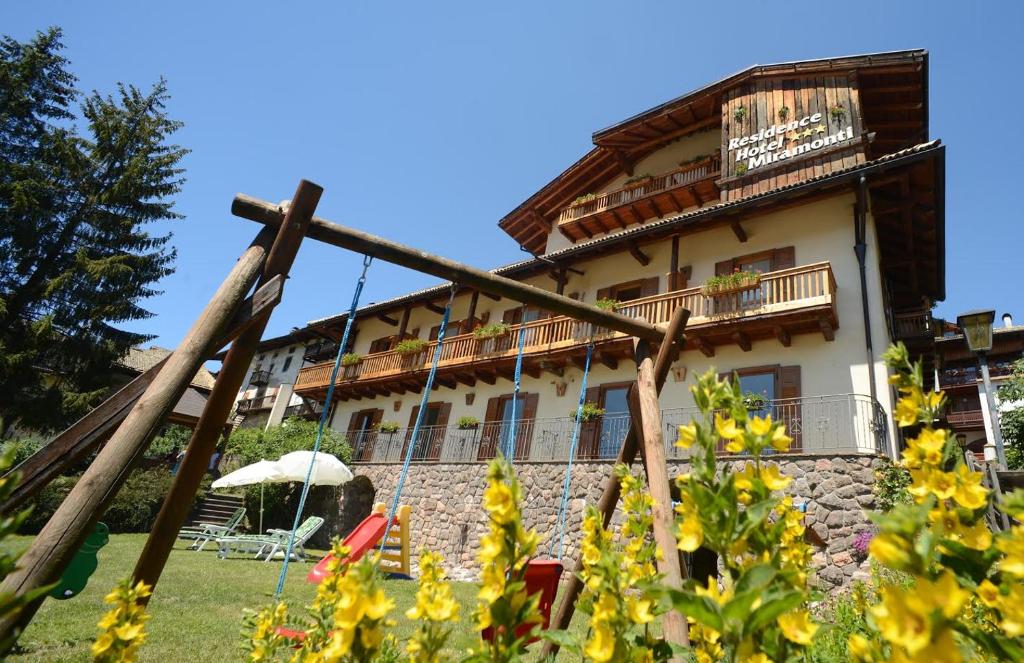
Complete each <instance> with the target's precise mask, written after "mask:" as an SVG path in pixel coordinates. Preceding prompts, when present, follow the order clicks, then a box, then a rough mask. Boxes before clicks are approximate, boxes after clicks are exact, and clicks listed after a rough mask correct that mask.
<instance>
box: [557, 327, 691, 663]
mask: <svg viewBox="0 0 1024 663" xmlns="http://www.w3.org/2000/svg"><path fill="white" fill-rule="evenodd" d="M689 319H690V312H689V311H688V310H687V309H685V308H677V309H676V310H675V311H673V312H672V318H671V319H670V320H669V322H668V330H667V331H666V332H665V341H664V342H663V343H662V344H661V346H660V347H659V348H658V358H657V359H656V360H655V362H654V384H655V386H656V387H657V390H658V392H659V393H660V392H661V388H662V387H663V386H664V385H665V380H667V379H668V373H669V368H671V366H672V362H673V361H675V360H676V357H677V356H678V354H679V351H680V350H681V349H682V347H683V344H684V339H683V330H685V329H686V322H687V321H688V320H689ZM637 432H638V431H637V429H635V428H634V427H633V425H632V423H631V424H630V427H629V432H627V433H626V439H625V440H623V442H622V448H620V449H619V456H618V458H617V459H616V461H615V464H616V465H618V464H619V463H623V464H626V465H632V463H633V461H634V460H636V452H637V447H638V445H637V437H638V435H637ZM618 503H619V482H618V481H616V480H615V475H614V474H611V475H609V477H608V479H607V480H606V481H605V485H604V491H603V492H602V493H601V498H600V499H599V500H598V501H597V510H598V511H600V512H601V516H602V517H603V520H604V526H605V527H608V524H609V523H610V522H611V520H612V515H613V514H614V513H615V507H616V505H617V504H618ZM566 568H567V569H568V564H567V565H566ZM579 570H580V565H579V562H577V563H576V566H575V567H574V568H573V569H571V572H570V574H569V579H568V580H567V581H566V582H565V583H564V584H563V586H562V591H561V596H562V601H561V603H559V604H558V612H557V613H555V616H554V617H553V618H552V619H551V628H553V629H558V630H563V631H564V630H565V629H567V628H569V622H570V621H572V615H573V612H574V611H575V610H576V599H577V598H579V595H580V592H581V591H582V590H583V583H582V582H581V581H580V579H579V575H578V574H579ZM557 652H558V645H556V644H555V643H553V642H550V641H549V642H545V643H544V648H543V649H542V650H541V659H542V660H543V659H545V658H546V657H548V656H551V655H553V654H555V653H557Z"/></svg>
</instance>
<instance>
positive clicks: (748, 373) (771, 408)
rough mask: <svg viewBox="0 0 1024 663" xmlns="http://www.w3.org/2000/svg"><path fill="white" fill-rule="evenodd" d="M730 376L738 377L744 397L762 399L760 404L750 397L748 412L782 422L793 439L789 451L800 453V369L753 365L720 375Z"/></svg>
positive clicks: (801, 408) (730, 377) (801, 423)
mask: <svg viewBox="0 0 1024 663" xmlns="http://www.w3.org/2000/svg"><path fill="white" fill-rule="evenodd" d="M733 374H735V375H736V376H737V377H738V378H739V380H740V389H741V390H742V391H743V394H744V395H745V396H747V395H749V396H751V397H753V396H760V397H761V398H763V399H764V400H765V402H764V404H763V405H762V404H760V402H759V401H760V399H757V401H755V400H754V399H753V398H752V399H751V401H752V403H751V404H752V407H751V408H750V413H751V414H753V415H756V416H760V417H763V416H765V415H769V414H770V415H771V416H772V419H774V420H775V421H782V422H783V423H785V424H786V428H787V432H788V433H789V435H790V437H792V438H793V444H792V445H790V450H792V451H799V450H800V448H801V435H800V432H801V429H802V425H803V404H802V401H801V399H800V397H801V396H802V395H803V394H802V393H801V388H800V367H799V366H778V365H772V366H755V367H750V368H740V369H737V370H735V371H731V372H729V373H723V374H722V375H721V376H720V377H722V378H726V379H732V376H733Z"/></svg>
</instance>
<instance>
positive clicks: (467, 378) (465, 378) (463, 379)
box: [455, 373, 476, 387]
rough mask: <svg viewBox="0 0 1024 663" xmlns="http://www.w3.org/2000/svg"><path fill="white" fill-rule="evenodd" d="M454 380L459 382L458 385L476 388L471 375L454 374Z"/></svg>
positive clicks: (474, 379)
mask: <svg viewBox="0 0 1024 663" xmlns="http://www.w3.org/2000/svg"><path fill="white" fill-rule="evenodd" d="M455 380H456V381H457V382H459V383H460V384H464V385H466V386H467V387H475V386H476V378H475V377H473V376H472V375H471V374H468V373H456V374H455Z"/></svg>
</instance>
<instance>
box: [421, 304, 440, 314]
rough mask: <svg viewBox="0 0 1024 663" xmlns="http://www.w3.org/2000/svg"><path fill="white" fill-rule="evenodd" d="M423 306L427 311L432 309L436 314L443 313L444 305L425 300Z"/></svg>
mask: <svg viewBox="0 0 1024 663" xmlns="http://www.w3.org/2000/svg"><path fill="white" fill-rule="evenodd" d="M423 306H425V307H426V309H427V310H428V311H433V312H434V313H437V314H438V315H444V307H443V306H441V305H440V304H435V303H434V302H427V303H426V304H424V305H423Z"/></svg>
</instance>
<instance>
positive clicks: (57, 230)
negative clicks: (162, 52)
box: [0, 28, 187, 438]
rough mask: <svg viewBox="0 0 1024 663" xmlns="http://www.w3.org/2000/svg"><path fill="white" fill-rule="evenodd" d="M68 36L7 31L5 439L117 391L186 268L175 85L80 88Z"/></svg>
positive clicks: (2, 248) (2, 322)
mask: <svg viewBox="0 0 1024 663" xmlns="http://www.w3.org/2000/svg"><path fill="white" fill-rule="evenodd" d="M62 50H63V44H62V41H61V31H60V30H59V29H58V28H50V29H49V30H47V31H45V32H40V33H37V34H36V36H35V37H34V38H32V39H31V40H29V41H28V42H25V43H22V42H19V41H17V40H15V39H13V38H11V37H9V36H8V37H3V38H2V39H0V438H2V437H3V435H4V434H5V433H6V432H7V431H8V430H9V429H10V427H11V426H12V425H13V424H16V423H18V424H20V425H21V426H24V427H28V428H35V429H42V430H47V429H54V428H58V427H60V426H63V425H65V424H67V423H68V422H69V421H71V420H74V419H75V418H77V417H79V416H81V415H82V414H84V413H85V412H86V411H88V409H89V408H90V407H92V406H94V405H96V403H97V402H98V401H99V400H101V399H102V398H103V396H104V394H105V393H106V391H107V384H108V380H109V376H110V367H111V363H112V361H113V360H115V359H116V358H117V357H119V356H121V355H122V354H124V352H125V351H126V350H127V349H128V348H129V347H131V346H132V345H136V344H138V343H142V342H145V341H146V340H148V339H149V338H151V337H148V336H146V335H142V334H137V333H132V332H129V331H126V330H125V329H122V328H119V325H123V324H124V323H126V322H129V321H133V320H140V319H144V318H148V317H150V316H151V315H152V314H151V313H150V312H149V311H147V310H146V309H144V308H142V306H141V305H140V302H141V301H142V300H144V299H146V298H147V297H151V296H153V295H154V294H157V293H158V291H157V290H155V289H154V285H155V284H156V283H157V282H158V281H159V280H160V279H161V278H163V277H164V276H166V275H168V274H170V273H171V272H172V271H173V261H174V258H175V252H174V249H173V248H172V247H171V246H170V244H169V241H170V238H171V235H170V234H169V233H167V234H153V233H150V232H148V231H147V229H146V228H147V224H151V223H152V222H154V221H161V220H173V219H177V218H179V215H178V214H177V213H176V212H174V210H173V200H172V198H173V196H174V195H175V194H177V193H178V192H179V191H180V189H181V185H182V182H183V179H182V173H183V170H182V169H181V168H180V167H179V163H180V161H181V159H182V157H184V156H185V154H187V150H185V149H183V148H181V147H180V146H178V145H175V144H172V143H171V142H170V140H169V139H170V137H171V136H172V134H174V132H175V131H177V130H178V129H179V128H180V127H181V123H180V122H177V121H175V120H172V119H170V118H169V117H168V116H167V114H166V112H165V104H166V102H167V100H168V98H169V97H168V92H167V86H166V83H165V81H164V80H163V79H161V80H159V81H158V82H157V83H156V84H155V85H154V86H153V87H152V89H151V90H149V91H148V92H146V91H143V90H140V89H138V88H136V87H134V86H131V85H124V84H119V85H118V86H117V92H116V94H113V95H106V96H105V95H101V94H100V93H99V92H95V91H94V92H92V93H90V94H87V95H82V94H80V93H79V92H78V91H77V90H76V89H75V83H76V78H75V77H74V75H73V74H72V73H71V72H70V71H69V62H68V60H67V59H66V58H64V57H63V56H62V55H61V52H62Z"/></svg>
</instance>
